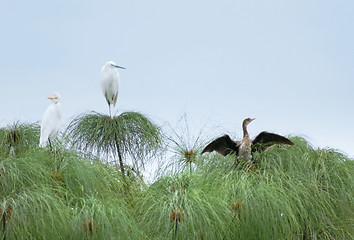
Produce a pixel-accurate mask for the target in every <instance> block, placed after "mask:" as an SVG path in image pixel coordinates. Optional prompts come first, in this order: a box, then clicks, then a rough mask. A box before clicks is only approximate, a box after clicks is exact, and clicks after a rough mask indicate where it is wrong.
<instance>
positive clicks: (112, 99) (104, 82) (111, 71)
mask: <svg viewBox="0 0 354 240" xmlns="http://www.w3.org/2000/svg"><path fill="white" fill-rule="evenodd" d="M116 68H122V69H125V68H124V67H120V66H118V65H116V64H115V62H113V61H109V62H107V63H106V64H105V65H103V67H102V69H101V75H100V84H101V88H102V92H103V95H104V97H105V98H106V101H107V103H108V107H109V115H110V116H111V105H113V107H115V106H116V102H117V97H118V89H119V73H118V71H117V69H116Z"/></svg>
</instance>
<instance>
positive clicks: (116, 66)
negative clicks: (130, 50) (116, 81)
mask: <svg viewBox="0 0 354 240" xmlns="http://www.w3.org/2000/svg"><path fill="white" fill-rule="evenodd" d="M112 66H113V67H115V68H121V69H125V67H121V66H118V65H112Z"/></svg>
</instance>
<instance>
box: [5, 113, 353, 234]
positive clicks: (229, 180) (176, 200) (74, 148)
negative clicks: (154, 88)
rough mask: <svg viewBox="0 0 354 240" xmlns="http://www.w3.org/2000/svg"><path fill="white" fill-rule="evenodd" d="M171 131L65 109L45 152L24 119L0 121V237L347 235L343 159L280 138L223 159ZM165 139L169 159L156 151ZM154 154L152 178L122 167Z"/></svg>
mask: <svg viewBox="0 0 354 240" xmlns="http://www.w3.org/2000/svg"><path fill="white" fill-rule="evenodd" d="M173 134H174V135H175V137H173V136H172V137H166V138H167V139H166V140H165V139H163V136H164V135H163V134H162V132H161V129H160V128H159V127H157V126H156V125H155V124H153V123H152V122H151V121H150V120H148V119H147V118H146V117H144V116H143V115H141V114H139V113H123V114H121V115H120V116H118V117H113V118H110V117H108V116H106V115H101V114H97V113H90V114H84V115H81V116H79V117H78V118H75V119H74V120H73V122H72V123H71V124H70V125H69V127H68V129H67V130H66V131H65V134H64V137H63V138H62V139H59V140H57V141H55V143H54V144H53V145H54V149H55V150H54V151H53V152H51V151H50V150H49V149H48V148H47V149H41V148H39V147H38V142H39V126H38V125H36V124H22V123H16V124H13V125H10V126H8V127H5V128H2V129H0V222H1V224H0V236H1V237H2V238H6V239H161V240H162V239H353V237H354V233H353V231H354V230H353V229H354V208H353V196H354V194H353V193H354V191H353V187H354V181H353V172H354V161H353V159H350V158H348V157H347V156H345V155H344V154H342V153H339V152H337V151H334V150H332V149H314V148H313V147H311V146H310V145H309V144H308V143H307V142H306V141H305V140H304V139H302V138H299V137H292V138H291V140H292V141H293V142H294V143H295V146H291V147H289V146H285V147H284V146H276V147H273V148H271V149H269V150H268V151H266V152H263V153H262V154H258V155H256V156H255V158H256V162H255V164H253V165H249V164H248V165H247V164H245V165H243V166H241V164H240V165H238V166H237V167H235V166H234V161H235V160H234V158H233V157H232V156H227V157H222V156H220V155H217V154H205V155H203V156H200V154H199V153H200V147H201V146H202V145H203V143H201V142H200V139H201V138H200V136H197V138H196V139H195V140H193V139H192V140H190V139H188V136H187V137H186V135H183V134H186V132H182V133H178V134H177V131H174V133H173ZM173 134H172V135H173ZM187 135H188V133H187ZM186 139H187V140H186ZM168 140H171V142H172V144H168ZM186 141H187V142H186ZM166 145H170V148H172V150H171V151H172V153H173V156H171V157H164V156H165V155H166V156H168V155H171V154H165V155H162V154H161V152H163V150H164V148H165V146H166ZM68 147H70V148H68ZM117 148H119V149H120V154H121V158H120V157H119V156H118V152H117ZM157 153H158V154H159V156H162V157H159V159H158V160H159V161H164V162H166V163H168V162H172V163H171V164H167V165H165V166H168V167H167V168H163V169H161V171H160V173H159V174H158V177H157V178H156V179H155V180H154V181H153V183H152V184H146V183H144V182H143V181H141V180H140V179H139V178H136V177H135V176H136V175H132V174H129V171H128V169H129V168H128V167H127V166H128V165H129V164H132V166H143V165H144V164H147V163H148V162H147V160H149V159H151V158H152V157H154V156H155V155H156V154H157ZM95 155H96V156H99V157H94V156H95ZM117 156H118V158H117ZM109 159H111V160H112V161H113V164H111V163H110V160H109ZM120 159H121V160H122V162H123V165H121V164H116V163H117V161H118V163H119V161H120ZM122 166H123V168H122ZM130 169H133V167H131V168H130ZM139 170H141V169H139ZM127 186H128V187H127Z"/></svg>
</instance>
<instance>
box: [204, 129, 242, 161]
mask: <svg viewBox="0 0 354 240" xmlns="http://www.w3.org/2000/svg"><path fill="white" fill-rule="evenodd" d="M238 143H239V142H235V141H233V140H231V138H230V137H229V135H227V134H225V135H224V136H222V137H219V138H217V139H215V140H214V141H212V142H211V143H209V144H208V145H207V146H206V147H205V148H204V150H203V151H202V154H203V153H205V152H212V151H216V152H218V153H220V154H221V155H223V156H226V155H228V154H230V153H233V152H236V153H238V146H237V145H238Z"/></svg>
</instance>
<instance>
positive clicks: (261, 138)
mask: <svg viewBox="0 0 354 240" xmlns="http://www.w3.org/2000/svg"><path fill="white" fill-rule="evenodd" d="M254 119H255V118H246V119H245V120H244V121H243V123H242V128H243V139H242V140H241V141H233V140H231V138H230V137H229V135H227V134H225V135H224V136H222V137H219V138H217V139H215V140H214V141H212V142H211V143H209V144H208V145H207V146H206V147H205V148H204V150H203V151H202V154H203V153H205V152H212V151H216V152H218V153H220V154H221V155H223V156H226V155H228V154H231V153H236V155H237V156H240V158H241V159H243V160H244V161H252V159H253V157H252V154H253V153H254V152H256V151H257V152H263V151H265V150H267V149H268V148H269V147H271V146H273V145H274V144H287V145H294V143H293V142H292V141H290V140H289V139H287V138H285V137H283V136H280V135H277V134H274V133H269V132H261V133H260V134H258V136H257V137H256V138H255V139H254V140H253V141H252V140H251V139H250V137H249V135H248V132H247V125H248V124H249V123H250V122H252V121H253V120H254Z"/></svg>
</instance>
